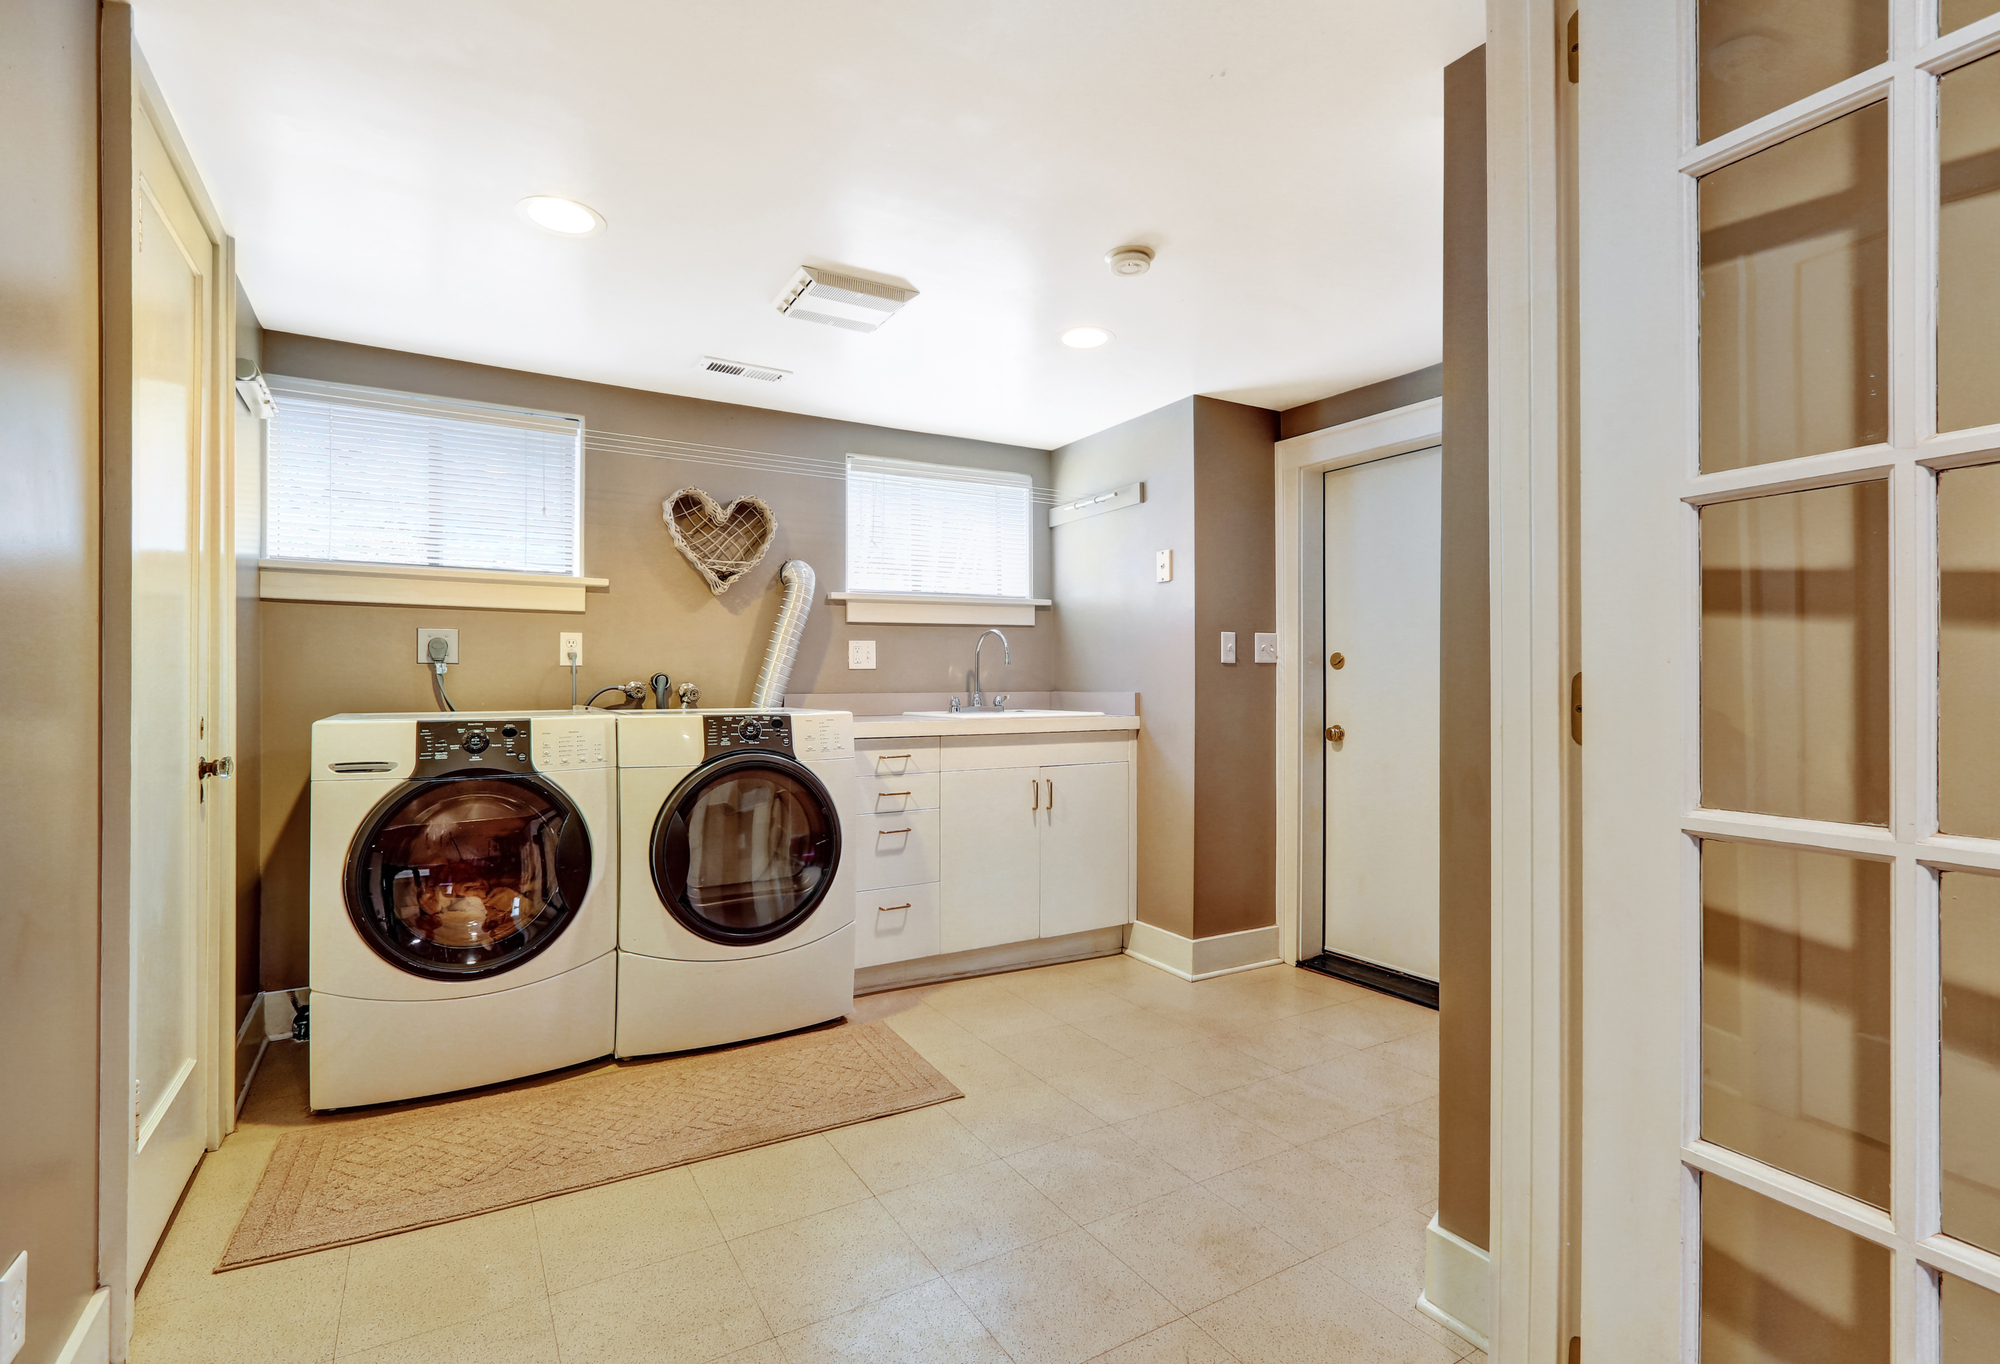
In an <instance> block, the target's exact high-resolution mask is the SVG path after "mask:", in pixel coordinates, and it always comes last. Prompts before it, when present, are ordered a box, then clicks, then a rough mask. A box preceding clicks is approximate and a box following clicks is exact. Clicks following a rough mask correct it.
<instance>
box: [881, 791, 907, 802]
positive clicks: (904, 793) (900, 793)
mask: <svg viewBox="0 0 2000 1364" xmlns="http://www.w3.org/2000/svg"><path fill="white" fill-rule="evenodd" d="M909 794H910V793H909V792H908V791H877V792H876V793H875V799H877V800H883V799H886V798H887V797H889V796H907V795H909Z"/></svg>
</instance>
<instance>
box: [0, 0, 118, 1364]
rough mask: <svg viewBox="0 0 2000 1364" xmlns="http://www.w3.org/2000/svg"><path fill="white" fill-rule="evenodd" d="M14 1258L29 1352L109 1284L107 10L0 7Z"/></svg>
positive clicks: (8, 1124) (1, 788) (5, 931)
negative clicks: (103, 837)
mask: <svg viewBox="0 0 2000 1364" xmlns="http://www.w3.org/2000/svg"><path fill="white" fill-rule="evenodd" d="M0 128H5V129H6V130H7V135H6V136H5V137H4V138H0V181H3V182H4V183H5V184H6V186H7V191H8V198H9V201H10V202H11V203H13V204H14V205H16V206H17V208H21V209H24V210H25V211H17V212H13V213H9V214H7V215H6V218H5V222H4V224H0V555H4V556H5V560H6V565H5V570H4V571H5V578H4V582H5V589H6V590H5V607H4V619H5V621H6V625H7V647H6V649H4V650H0V728H4V730H5V732H6V734H7V744H6V748H5V752H4V755H0V860H4V862H5V865H6V867H7V876H8V882H7V893H6V894H5V895H4V896H0V1037H5V1038H7V1039H9V1042H10V1047H9V1052H8V1056H7V1060H6V1063H5V1064H4V1065H0V1115H5V1116H4V1117H0V1267H4V1266H5V1265H7V1264H10V1263H12V1262H13V1259H14V1257H15V1256H16V1255H17V1254H19V1253H20V1252H21V1251H23V1250H25V1251H27V1252H28V1257H29V1263H30V1265H31V1266H32V1268H33V1270H34V1273H33V1275H32V1276H31V1278H30V1285H31V1287H32V1289H33V1291H32V1292H31V1293H30V1294H29V1299H28V1337H27V1345H26V1348H25V1350H24V1351H23V1353H22V1354H21V1356H20V1361H21V1364H47V1361H49V1360H52V1359H54V1358H55V1356H56V1352H57V1351H58V1350H59V1349H61V1347H62V1343H63V1340H64V1338H65V1337H66V1336H67V1334H68V1332H69V1329H70V1327H71V1325H72V1324H73V1323H74V1322H75V1320H76V1318H77V1315H78V1313H79V1312H81V1311H82V1309H83V1307H84V1304H85V1303H86V1302H87V1301H88V1300H89V1298H90V1295H91V1293H92V1292H93V1291H95V1289H96V1286H97V1268H96V1267H97V1255H96V1249H97V1215H96V1214H97V926H98V910H97V890H98V883H97V853H98V832H97V829H98V823H97V821H98V809H97V805H98V783H97V757H98V696H99V689H98V644H97V639H98V568H97V565H98V538H97V537H98V497H99V488H98V458H99V448H98V411H99V408H98V379H97V374H98V323H97V313H98V295H97V266H98V262H97V242H98V233H97V6H96V5H95V4H94V3H90V0H10V3H7V4H4V5H0Z"/></svg>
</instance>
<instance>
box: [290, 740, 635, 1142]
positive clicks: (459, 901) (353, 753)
mask: <svg viewBox="0 0 2000 1364" xmlns="http://www.w3.org/2000/svg"><path fill="white" fill-rule="evenodd" d="M616 737H617V731H616V727H615V725H614V723H613V722H612V720H611V718H610V717H609V716H602V715H598V716H586V715H571V714H569V713H568V712H564V713H562V714H560V715H541V714H534V713H530V714H526V715H522V714H518V713H517V714H514V715H505V716H501V715H493V716H489V715H475V714H470V713H467V712H462V711H461V712H453V713H450V714H446V715H423V716H419V715H386V716H376V715H336V716H333V717H330V718H329V719H325V720H321V721H320V722H319V723H318V724H316V725H314V726H313V766H312V773H313V781H312V876H311V891H310V901H309V904H310V919H311V933H312V943H311V953H312V955H311V964H310V979H311V984H312V999H311V1014H310V1029H311V1033H310V1035H311V1041H312V1052H311V1060H310V1066H311V1075H312V1081H311V1090H312V1094H311V1103H312V1106H313V1107H314V1108H317V1109H329V1108H352V1107H356V1106H358V1105H362V1104H373V1103H387V1102H390V1101H393V1100H397V1099H409V1098H416V1097H419V1096H422V1095H429V1094H444V1093H449V1092H451V1091H453V1090H458V1089H469V1088H472V1087H473V1086H476V1085H486V1084H497V1083H500V1082H503V1081H506V1080H516V1079H520V1078H521V1077H523V1076H527V1075H535V1074H539V1073H540V1072H542V1071H547V1070H555V1069H559V1068H560V1067H563V1066H569V1065H575V1064H577V1063H578V1062H581V1061H588V1060H590V1059H592V1058H594V1057H598V1056H603V1055H605V1054H606V1053H607V1052H609V1051H610V1050H611V1042H612V1034H613V1030H614V1027H615V1011H616V999H615V997H616V994H617V988H618V981H617V957H616V950H617V942H618V906H617V901H616V895H617V883H616V880H615V876H616V867H615V858H614V857H613V852H614V850H615V849H616V847H617V836H618V830H617V826H616V822H615V820H616V809H617V794H618V793H617V769H616V767H615V766H614V763H615V758H616V752H617V750H616V748H615V746H614V745H615V742H616Z"/></svg>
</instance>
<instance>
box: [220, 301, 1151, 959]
mask: <svg viewBox="0 0 2000 1364" xmlns="http://www.w3.org/2000/svg"><path fill="white" fill-rule="evenodd" d="M264 368H265V370H266V371H267V372H269V373H272V374H282V375H294V376H300V377H307V378H315V379H326V380H332V381H335V382H339V383H356V384H373V385H378V386H380V387H384V388H394V389H402V390H406V391H410V392H421V393H434V394H441V395H444V396H447V397H454V398H465V399H472V400H476V401H485V402H510V403H520V404H525V405H528V406H531V407H539V408H545V409H549V410H554V411H562V412H574V413H580V414H582V416H583V417H584V420H585V423H586V425H587V426H588V427H589V428H591V429H594V430H600V431H607V432H620V433H625V434H632V435H642V436H654V437H663V438H670V439H675V440H682V441H696V442H704V443H710V444H716V445H725V446H730V447H734V448H738V449H748V450H760V451H771V452H777V453H781V454H792V455H804V456H809V457H812V458H815V459H824V460H839V459H840V458H841V457H842V456H844V455H846V454H849V453H864V454H876V455H886V456H890V457H894V458H904V459H922V460H929V461H932V462H935V463H945V464H962V465H972V466H978V467H984V468H995V469H1009V470H1015V471H1018V472H1022V473H1027V474H1030V475H1032V476H1033V477H1034V479H1035V482H1036V483H1037V484H1038V485H1046V484H1047V483H1048V481H1049V455H1048V453H1047V452H1046V451H1041V450H1030V449H1026V448H1024V447H1020V446H1008V445H992V444H986V443H983V442H979V441H968V440H957V439H953V438H950V437H945V436H932V435H925V434H922V433H919V432H912V431H895V430H890V429H887V428H883V427H871V426H860V425H856V424H853V423H849V422H835V421H828V420H825V419H822V418H817V417H807V416H799V415H796V414H793V413H786V412H771V411H766V410H762V409H758V408H750V407H736V406H732V405H729V404H725V403H712V402H703V401H700V400H698V399H694V398H680V397H674V396H671V395H668V394H661V393H647V392H641V391H638V390H634V389H623V388H613V387H610V386H607V385H603V384H591V383H584V382H581V381H578V380H571V379H561V378H555V377H552V376H549V375H538V374H525V373H520V372H518V371H512V370H501V369H493V368H489V367H486V366H482V365H468V364H462V363H459V362H457V361H451V360H440V359H436V358H432V357H427V356H418V355H408V354H403V353H400V352H396V351H385V350H376V349H371V348H368V347H362V346H351V345H346V344H343V343H340V342H335V341H325V340H319V339H315V338H309V337H300V336H292V335H288V334H285V333H280V332H266V333H265V334H264ZM585 483H586V487H585V496H586V506H585V513H584V525H585V537H586V543H585V551H584V552H585V571H586V572H587V573H588V574H590V575H591V576H594V577H604V578H609V579H610V580H611V587H610V590H609V591H607V592H593V593H591V594H590V595H589V599H588V602H587V605H586V609H585V611H584V612H583V613H582V614H580V615H570V614H561V613H546V612H524V611H473V610H444V609H438V608H428V607H426V608H404V607H386V606H344V605H325V604H318V603H301V602H266V603H264V605H263V610H262V612H261V617H262V629H263V647H262V651H261V658H262V667H263V679H262V680H263V688H262V707H263V715H262V726H263V756H264V767H263V773H262V799H261V807H262V815H261V825H260V830H259V837H260V844H261V854H262V865H263V922H262V939H263V957H262V979H263V983H264V986H265V988H267V989H276V988H285V987H291V986H298V985H303V984H304V983H305V982H306V979H307V963H306V947H305V929H306V885H305V881H304V872H305V855H306V848H307V833H308V830H309V828H310V825H309V816H310V809H309V806H308V804H307V800H306V783H307V757H308V744H309V741H310V738H311V727H312V722H313V721H314V720H317V719H319V718H320V717H322V716H325V715H331V714H335V713H337V712H340V711H390V710H429V709H431V708H432V706H433V702H432V700H431V696H430V687H429V684H428V681H427V674H426V672H425V670H424V668H423V667H422V666H421V665H420V664H419V663H418V662H417V661H416V630H417V627H419V626H436V627H455V628H457V629H458V630H459V631H460V635H459V651H460V658H461V662H460V664H459V666H457V667H455V668H453V669H452V670H451V673H450V675H449V677H448V678H447V682H446V685H447V686H448V687H449V688H450V691H451V695H452V699H453V700H454V701H456V702H457V703H458V705H459V706H461V707H463V708H465V709H521V708H529V707H551V706H555V707H560V706H567V705H568V704H569V672H568V669H566V668H564V667H561V666H559V665H558V664H557V662H556V636H557V634H558V633H559V632H561V631H565V630H577V629H581V630H582V631H583V636H584V664H585V666H584V668H583V688H584V691H585V694H586V695H587V694H588V692H590V691H594V690H596V689H597V688H598V687H601V686H605V685H607V684H610V683H613V682H625V681H630V680H633V679H638V680H641V681H643V680H645V679H646V678H647V677H649V676H651V675H652V674H653V673H655V672H659V671H664V672H666V673H668V674H669V675H671V676H672V677H673V679H674V681H675V683H676V684H678V683H680V682H682V681H684V680H691V681H693V682H695V683H696V684H697V685H698V686H700V688H701V692H702V703H703V704H704V705H734V704H741V703H744V702H747V700H748V699H749V693H750V688H751V686H752V684H753V683H754V682H755V680H756V676H757V669H758V667H759V665H760V664H761V663H762V662H763V657H764V646H765V643H766V642H767V640H768V639H769V637H770V632H771V623H772V621H773V619H774V618H775V616H776V613H777V609H778V602H779V599H780V598H779V592H778V590H777V589H776V587H775V578H776V575H777V571H778V567H779V565H780V564H782V563H783V562H784V561H785V560H786V559H788V558H803V559H805V560H806V561H807V562H808V563H810V564H812V566H813V568H814V569H815V570H816V571H817V573H818V575H819V584H820V593H819V601H818V603H817V604H816V605H815V606H814V608H813V614H812V618H811V621H810V623H809V624H808V626H807V628H806V633H805V638H804V640H803V641H802V643H801V644H800V646H799V655H798V663H797V666H796V668H795V670H794V672H793V674H792V682H791V686H790V690H792V691H795V692H807V691H819V692H855V691H899V692H910V691H945V690H950V691H962V690H964V687H965V679H966V674H967V673H968V672H969V671H970V669H971V665H972V646H973V641H974V640H975V638H976V637H977V636H978V635H979V633H980V630H979V627H977V626H924V625H900V626H892V625H859V626H852V627H850V626H849V625H848V624H847V623H846V621H845V619H844V617H843V614H842V612H841V610H840V609H839V608H836V607H830V606H829V605H827V603H826V601H825V593H826V592H827V591H829V590H838V589H839V588H840V587H841V585H842V577H843V574H844V571H845V568H844V565H845V558H844V554H845V550H844V531H843V520H842V506H843V504H842V500H841V496H840V485H839V484H838V483H837V482H834V481H831V480H827V479H819V478H811V477H805V476H800V475H792V474H770V473H762V472H754V471H749V470H743V469H734V468H724V467H718V466H715V465H704V464H694V463H687V462H683V461H678V460H661V459H652V458H648V457H645V456H639V455H623V454H617V455H612V454H604V453H600V452H595V451H594V452H592V453H591V454H590V456H589V458H588V462H587V466H586V472H585ZM690 485H692V486H695V487H700V488H705V489H707V490H708V491H709V492H710V493H712V494H713V495H715V496H716V497H717V498H719V499H721V500H724V501H727V500H728V499H730V498H732V497H736V496H738V495H741V494H755V495H757V496H759V497H762V498H764V499H765V500H766V501H767V502H769V503H770V504H771V506H772V509H773V510H774V511H775V512H776V513H777V517H778V533H777V537H776V540H775V542H774V543H773V545H772V547H771V551H770V553H769V555H768V556H767V557H766V558H765V559H764V561H763V563H762V564H761V565H759V567H758V568H757V569H756V570H755V571H754V572H753V573H752V574H751V575H750V576H749V577H748V578H746V579H745V580H743V581H742V582H739V583H738V584H737V585H736V586H735V587H733V588H732V589H731V590H730V591H729V592H728V593H727V594H726V595H725V596H722V597H716V596H713V595H712V594H711V593H710V592H709V590H708V587H707V586H706V584H704V583H703V582H702V581H701V579H700V578H699V577H698V576H697V575H696V574H695V571H694V569H693V568H692V567H691V566H690V565H689V564H688V563H687V561H686V560H684V559H682V558H681V557H680V555H679V554H678V553H677V552H676V551H675V550H674V548H673V544H672V542H671V541H670V540H669V539H668V536H667V531H666V527H665V525H664V523H663V522H662V520H661V516H660V503H661V501H662V499H664V498H665V497H666V496H667V495H668V494H670V493H672V492H673V491H674V490H675V489H677V488H682V487H686V486H690ZM1042 527H1043V528H1042V529H1041V530H1039V531H1038V532H1037V550H1036V574H1035V580H1036V588H1037V592H1038V594H1039V595H1042V596H1047V595H1048V586H1049V581H1050V570H1049V558H1048V550H1047V530H1046V519H1045V518H1044V519H1043V521H1042ZM1007 633H1008V636H1009V638H1010V639H1011V640H1012V642H1013V655H1014V662H1013V666H1012V667H1010V668H996V667H994V666H993V665H992V662H991V661H990V660H989V664H988V667H987V670H986V680H987V682H988V684H989V689H991V690H1000V691H1037V690H1047V689H1048V688H1049V687H1051V686H1052V685H1053V684H1054V680H1055V679H1054V671H1055V664H1054V658H1055V642H1054V639H1053V635H1054V633H1055V631H1054V629H1053V626H1052V623H1051V620H1050V613H1048V612H1042V613H1040V614H1039V616H1038V620H1037V624H1035V625H1034V626H1026V627H1020V628H1011V627H1010V628H1009V629H1008V631H1007ZM850 638H855V639H872V640H875V641H876V655H877V660H878V667H877V668H876V670H875V671H873V672H865V671H850V670H849V669H848V667H847V647H846V646H847V641H848V640H849V639H850ZM1135 685H1136V684H1135V683H1132V682H1129V681H1127V682H1124V683H1122V684H1121V685H1120V688H1119V689H1121V690H1132V689H1133V688H1134V686H1135ZM607 699H609V698H607Z"/></svg>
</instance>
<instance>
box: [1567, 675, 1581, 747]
mask: <svg viewBox="0 0 2000 1364" xmlns="http://www.w3.org/2000/svg"><path fill="white" fill-rule="evenodd" d="M1569 737H1570V742H1572V743H1576V744H1581V743H1582V742H1583V674H1582V673H1578V674H1576V676H1574V677H1572V678H1570V680H1569Z"/></svg>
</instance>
